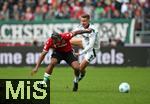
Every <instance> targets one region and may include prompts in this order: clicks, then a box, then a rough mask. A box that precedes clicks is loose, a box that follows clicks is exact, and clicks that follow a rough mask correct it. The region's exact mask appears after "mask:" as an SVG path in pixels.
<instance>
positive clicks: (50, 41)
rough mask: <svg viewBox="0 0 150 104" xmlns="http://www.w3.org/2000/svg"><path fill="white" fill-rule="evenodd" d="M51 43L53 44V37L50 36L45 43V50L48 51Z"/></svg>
mask: <svg viewBox="0 0 150 104" xmlns="http://www.w3.org/2000/svg"><path fill="white" fill-rule="evenodd" d="M51 45H52V39H51V38H49V39H47V41H46V42H45V44H44V47H43V51H45V52H48V51H49V49H50V47H51Z"/></svg>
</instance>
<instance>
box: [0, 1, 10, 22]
mask: <svg viewBox="0 0 150 104" xmlns="http://www.w3.org/2000/svg"><path fill="white" fill-rule="evenodd" d="M8 19H9V10H8V3H7V2H5V3H4V5H3V6H2V10H1V11H0V20H8Z"/></svg>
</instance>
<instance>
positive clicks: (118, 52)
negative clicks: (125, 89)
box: [0, 0, 150, 104]
mask: <svg viewBox="0 0 150 104" xmlns="http://www.w3.org/2000/svg"><path fill="white" fill-rule="evenodd" d="M83 13H88V14H90V15H91V22H92V23H93V24H95V26H96V27H97V29H98V30H99V33H100V40H101V50H100V52H99V53H98V55H97V57H96V59H95V60H94V61H92V62H91V63H90V65H91V66H89V67H88V68H87V69H88V72H87V77H86V78H85V79H84V80H83V82H81V86H80V89H79V93H77V94H73V93H72V92H71V90H72V87H71V85H72V79H73V77H72V76H73V74H72V70H70V69H71V68H70V67H68V66H67V65H66V63H65V62H62V63H61V66H60V67H56V68H55V69H56V70H54V75H53V78H52V81H51V82H52V94H51V96H52V97H51V100H52V104H100V103H101V104H120V103H121V104H127V103H128V104H149V103H150V100H149V96H150V84H149V81H150V77H149V75H150V74H149V73H150V70H149V66H150V0H0V78H1V79H3V78H5V79H9V78H26V79H27V78H42V77H43V72H44V68H45V67H46V65H47V64H48V63H49V61H50V60H49V57H50V54H51V52H52V51H51V50H50V52H49V54H48V55H47V56H46V58H45V60H44V62H43V64H42V66H44V67H42V68H41V70H40V71H39V73H38V74H37V75H36V76H35V77H31V76H30V71H31V69H32V67H33V66H34V65H35V62H36V60H37V58H38V56H39V54H40V52H41V51H42V47H43V43H44V41H45V40H46V39H47V37H49V35H50V34H51V33H52V32H54V31H56V32H68V31H71V30H73V27H75V26H77V25H78V24H79V20H78V19H79V17H80V15H81V14H83ZM75 49H77V50H78V48H77V47H75ZM80 50H81V49H79V51H80ZM82 58H83V56H80V57H79V61H81V60H82ZM57 69H58V70H57ZM59 69H61V70H59ZM68 69H69V70H68ZM122 81H127V82H129V83H130V84H131V93H129V94H128V95H122V94H120V93H118V85H119V83H121V82H122ZM89 83H90V84H89ZM91 84H92V85H91ZM88 86H89V87H88ZM89 96H90V97H89Z"/></svg>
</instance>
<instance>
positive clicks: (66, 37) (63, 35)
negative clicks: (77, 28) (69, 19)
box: [61, 32, 73, 40]
mask: <svg viewBox="0 0 150 104" xmlns="http://www.w3.org/2000/svg"><path fill="white" fill-rule="evenodd" d="M61 36H62V38H63V39H64V40H70V39H71V38H72V37H73V34H72V33H71V32H70V33H64V34H61Z"/></svg>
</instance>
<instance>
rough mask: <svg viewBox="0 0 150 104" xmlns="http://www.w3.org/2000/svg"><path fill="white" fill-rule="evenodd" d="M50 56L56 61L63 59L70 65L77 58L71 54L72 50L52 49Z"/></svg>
mask: <svg viewBox="0 0 150 104" xmlns="http://www.w3.org/2000/svg"><path fill="white" fill-rule="evenodd" d="M52 58H56V59H57V60H58V63H60V61H61V60H65V61H66V62H67V64H69V65H71V63H72V62H74V61H77V60H78V59H77V57H76V56H75V55H74V54H73V51H69V52H58V51H55V50H54V51H53V53H52Z"/></svg>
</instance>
